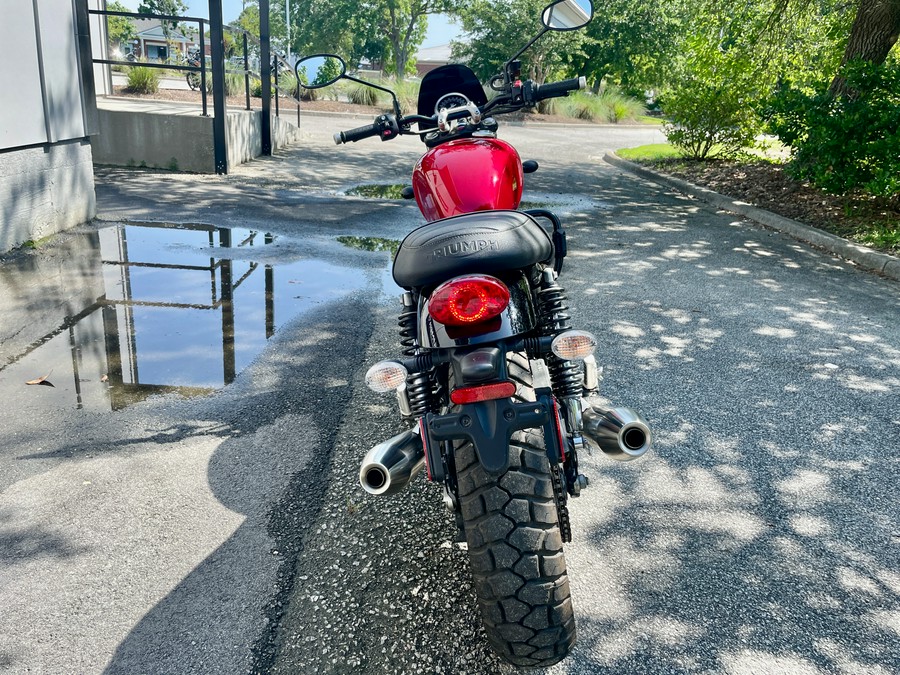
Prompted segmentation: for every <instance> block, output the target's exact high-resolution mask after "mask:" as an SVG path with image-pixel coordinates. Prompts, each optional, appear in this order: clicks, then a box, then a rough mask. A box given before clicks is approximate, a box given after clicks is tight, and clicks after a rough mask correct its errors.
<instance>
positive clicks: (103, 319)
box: [0, 223, 389, 411]
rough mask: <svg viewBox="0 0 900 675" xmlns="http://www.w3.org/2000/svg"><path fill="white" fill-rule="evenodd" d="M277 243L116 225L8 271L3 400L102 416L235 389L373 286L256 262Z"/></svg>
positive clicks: (311, 262) (344, 275)
mask: <svg viewBox="0 0 900 675" xmlns="http://www.w3.org/2000/svg"><path fill="white" fill-rule="evenodd" d="M76 240H77V241H76ZM274 242H275V237H273V236H272V235H269V234H266V233H264V232H259V231H252V230H241V229H220V228H214V227H211V226H204V225H195V226H193V225H192V226H181V225H179V226H171V225H165V224H158V223H143V224H115V225H111V226H109V227H105V228H102V229H100V230H98V231H97V232H92V233H89V234H86V235H84V236H83V237H75V238H73V240H72V241H70V242H68V243H67V244H66V250H64V251H62V252H59V255H55V256H48V260H43V259H42V257H40V256H39V257H38V258H37V259H36V260H34V261H31V262H30V263H29V267H30V269H28V270H21V269H19V270H16V269H0V272H2V274H0V290H2V291H3V293H4V295H5V296H6V298H7V300H5V301H4V302H3V304H5V305H11V306H7V307H5V308H4V309H5V311H4V315H5V318H4V319H3V332H2V335H0V337H2V338H3V339H2V340H0V345H2V346H3V351H2V355H3V360H2V361H0V393H2V396H3V398H4V399H6V400H15V401H18V402H19V403H21V405H22V406H24V408H27V407H29V406H41V407H45V406H48V405H50V406H54V407H65V406H75V407H78V408H84V409H90V410H97V411H102V410H110V409H112V410H118V409H121V408H122V407H124V406H127V405H130V404H132V403H135V402H138V401H141V400H144V399H145V398H147V397H148V396H151V395H153V394H159V393H171V392H176V393H179V394H182V395H184V396H193V395H201V394H205V393H209V392H211V391H213V390H215V389H217V388H220V387H222V386H224V385H226V384H228V383H230V382H232V381H233V380H234V378H235V377H236V375H237V374H238V373H239V372H240V371H241V370H242V369H243V368H245V367H246V366H247V365H249V364H250V362H251V361H252V360H253V359H254V358H255V357H256V356H257V355H258V354H259V353H260V352H262V350H263V348H264V347H265V344H266V340H268V339H269V338H270V337H271V336H272V335H273V334H274V333H275V331H276V330H277V329H278V328H279V327H280V326H282V325H283V324H284V323H285V322H287V321H288V320H290V319H292V318H294V317H296V316H297V315H299V314H301V313H302V312H304V311H307V310H309V309H312V308H314V307H315V306H316V305H319V304H322V303H326V302H329V301H333V300H335V299H337V298H340V297H342V296H344V295H347V294H348V293H350V292H352V291H354V290H356V289H358V288H362V287H364V286H365V285H366V278H365V275H364V274H363V272H362V271H360V270H359V269H356V268H352V267H340V266H337V265H331V264H329V263H327V262H323V261H321V260H317V259H305V260H299V261H297V260H294V261H292V262H290V263H286V264H278V263H270V262H256V261H254V260H253V257H254V256H253V250H254V249H264V248H265V247H267V246H270V245H271V244H273V243H274ZM369 244H370V250H385V248H379V246H381V245H383V244H381V242H375V243H374V244H372V243H369ZM386 248H387V250H389V246H387V247H386ZM260 257H261V258H265V259H266V260H269V259H271V257H272V256H262V255H261V256H260ZM49 259H52V261H51V260H49ZM42 266H43V268H42ZM16 275H19V277H18V279H17V278H16ZM25 275H33V277H32V280H31V281H30V282H29V283H24V282H22V281H21V277H23V276H25ZM35 278H39V279H40V280H41V281H40V283H34V281H33V279H35ZM42 378H43V380H42V381H41V382H37V380H41V379H42ZM26 382H33V383H34V384H32V385H27V384H26ZM51 385H52V386H51Z"/></svg>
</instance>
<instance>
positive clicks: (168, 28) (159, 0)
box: [138, 0, 187, 48]
mask: <svg viewBox="0 0 900 675" xmlns="http://www.w3.org/2000/svg"><path fill="white" fill-rule="evenodd" d="M186 11H187V4H185V2H184V0H141V4H139V5H138V13H139V14H166V15H169V16H178V15H180V14H184V13H185V12H186ZM160 23H161V25H162V30H163V35H164V36H165V38H166V44H167V45H169V46H170V48H171V44H172V31H173V30H177V29H178V24H179V22H178V21H172V20H168V19H165V20H160Z"/></svg>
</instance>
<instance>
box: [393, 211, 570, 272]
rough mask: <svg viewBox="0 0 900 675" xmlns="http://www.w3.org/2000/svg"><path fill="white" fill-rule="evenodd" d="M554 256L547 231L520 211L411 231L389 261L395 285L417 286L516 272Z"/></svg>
mask: <svg viewBox="0 0 900 675" xmlns="http://www.w3.org/2000/svg"><path fill="white" fill-rule="evenodd" d="M552 257H553V244H552V243H551V242H550V237H549V235H548V234H547V232H546V230H544V228H543V227H541V226H540V225H539V224H538V222H537V221H536V220H535V219H534V218H532V217H531V216H529V215H528V214H527V213H522V212H521V211H476V212H474V213H464V214H462V215H459V216H452V217H450V218H444V219H443V220H436V221H434V222H431V223H428V224H427V225H423V226H422V227H419V228H416V229H415V230H413V231H412V232H410V233H409V234H408V235H406V238H404V239H403V241H402V242H401V243H400V248H399V250H398V251H397V255H396V256H395V257H394V281H396V282H397V285H398V286H401V287H402V288H421V287H423V286H430V285H433V284H437V283H440V282H443V281H446V280H447V279H450V278H452V277H455V276H459V275H461V274H475V273H480V274H494V273H499V272H506V271H509V270H518V269H524V268H525V267H529V266H530V265H534V264H536V263H539V262H548V261H549V260H550V259H551V258H552Z"/></svg>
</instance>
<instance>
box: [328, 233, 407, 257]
mask: <svg viewBox="0 0 900 675" xmlns="http://www.w3.org/2000/svg"><path fill="white" fill-rule="evenodd" d="M337 240H338V241H339V242H340V243H342V244H343V245H344V246H348V247H350V248H355V249H359V250H361V251H390V252H391V255H396V254H397V249H399V248H400V240H399V239H384V238H382V237H350V236H341V237H338V238H337Z"/></svg>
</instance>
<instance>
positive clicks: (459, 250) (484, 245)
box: [431, 239, 500, 259]
mask: <svg viewBox="0 0 900 675" xmlns="http://www.w3.org/2000/svg"><path fill="white" fill-rule="evenodd" d="M499 250H500V242H499V241H497V240H496V239H472V240H471V241H457V242H454V243H452V244H447V245H446V246H442V247H441V248H437V249H435V250H434V251H432V253H431V256H432V257H433V258H435V259H437V258H462V257H464V256H467V255H472V254H473V253H479V252H481V251H499Z"/></svg>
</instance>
